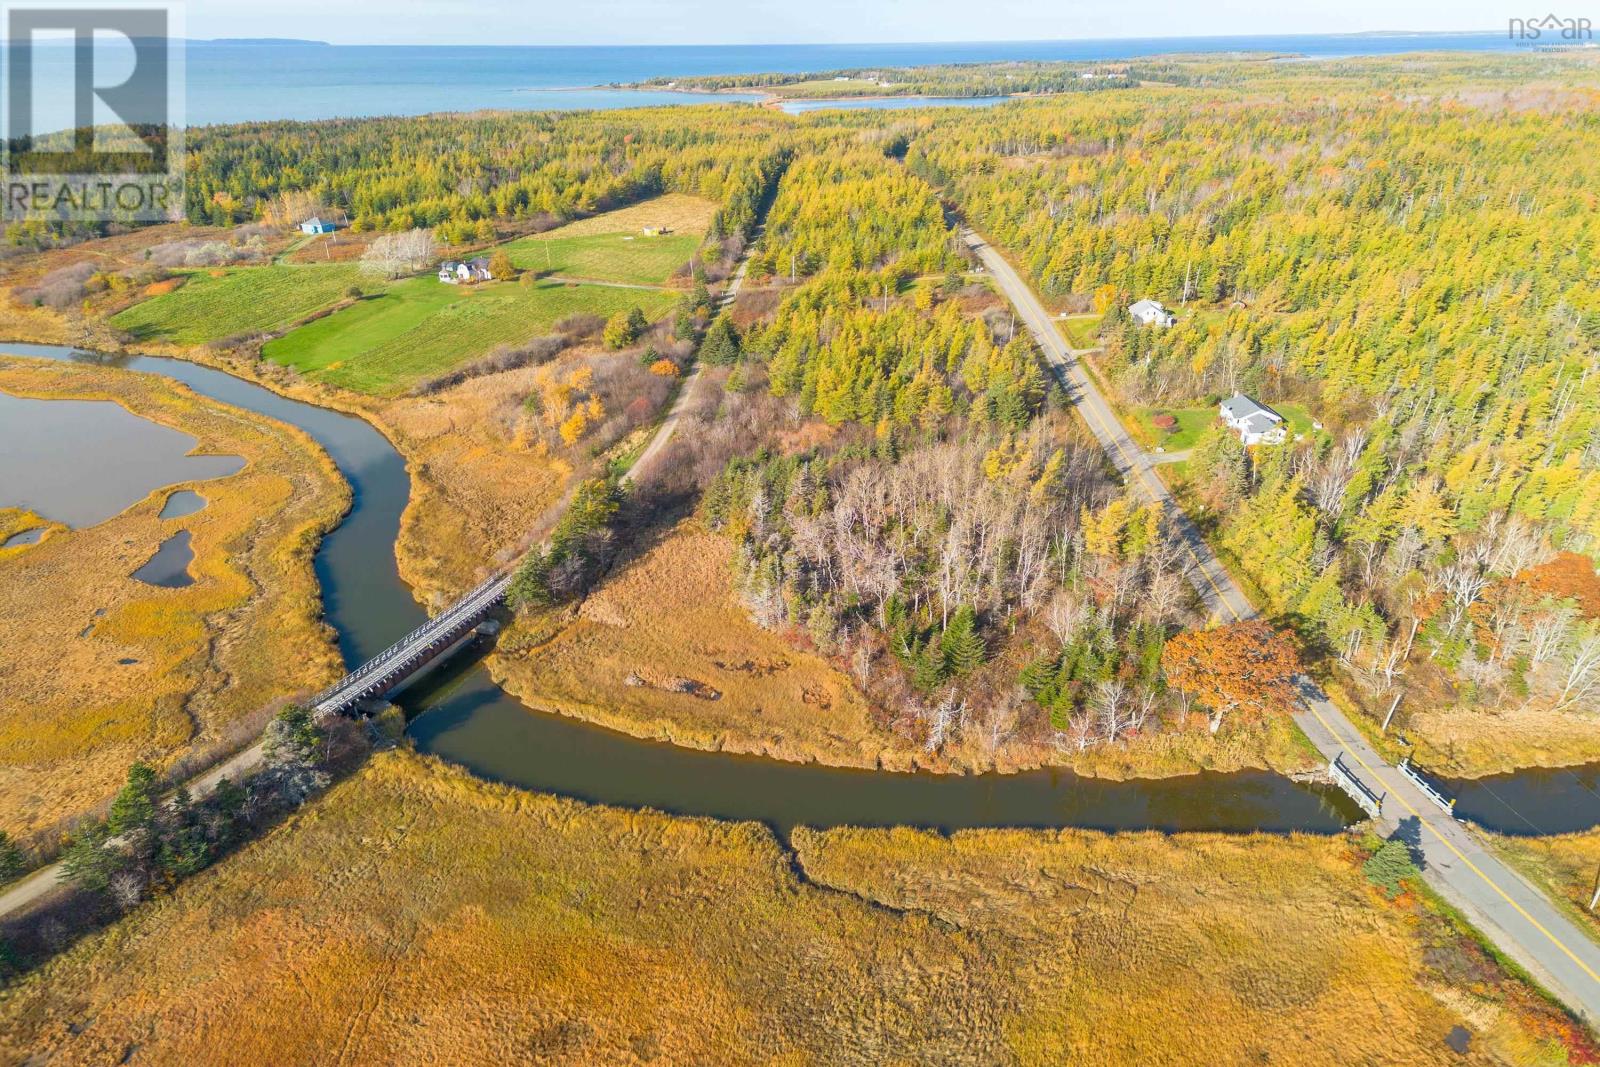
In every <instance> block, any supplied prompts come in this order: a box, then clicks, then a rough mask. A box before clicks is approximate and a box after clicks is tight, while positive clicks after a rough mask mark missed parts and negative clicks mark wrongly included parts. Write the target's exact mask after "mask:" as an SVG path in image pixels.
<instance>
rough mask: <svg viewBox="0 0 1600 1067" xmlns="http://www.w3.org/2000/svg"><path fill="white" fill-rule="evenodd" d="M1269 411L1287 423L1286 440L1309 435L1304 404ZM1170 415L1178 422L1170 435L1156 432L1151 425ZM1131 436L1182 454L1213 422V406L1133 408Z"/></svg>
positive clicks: (1284, 405) (1309, 428)
mask: <svg viewBox="0 0 1600 1067" xmlns="http://www.w3.org/2000/svg"><path fill="white" fill-rule="evenodd" d="M1267 406H1268V407H1270V408H1271V409H1272V410H1273V411H1276V412H1277V413H1278V414H1279V415H1282V416H1283V417H1284V419H1285V420H1287V422H1288V423H1289V440H1290V441H1291V442H1292V441H1294V439H1295V438H1296V437H1297V436H1300V435H1310V434H1311V433H1313V432H1314V431H1313V429H1312V425H1311V421H1312V420H1311V413H1310V412H1309V411H1307V410H1306V408H1305V405H1304V404H1277V403H1273V404H1268V405H1267ZM1162 414H1165V415H1171V416H1173V417H1174V418H1176V419H1177V420H1178V426H1177V428H1176V429H1174V430H1173V431H1172V432H1171V433H1167V432H1166V431H1164V430H1158V429H1156V427H1155V425H1154V424H1153V423H1152V422H1151V420H1152V419H1154V418H1155V417H1156V416H1157V415H1162ZM1130 415H1131V421H1132V423H1133V429H1134V432H1135V436H1137V437H1138V438H1140V440H1141V442H1142V443H1143V444H1144V446H1145V447H1146V448H1155V447H1157V446H1160V447H1161V448H1164V449H1166V450H1167V451H1168V452H1182V451H1183V450H1184V449H1186V448H1193V447H1194V444H1195V442H1196V441H1198V440H1199V439H1200V435H1201V434H1202V433H1204V432H1205V430H1206V427H1208V426H1210V425H1211V424H1212V423H1214V422H1216V421H1217V409H1216V407H1215V406H1214V405H1211V404H1204V405H1198V406H1195V407H1186V408H1134V409H1133V411H1132V412H1131V413H1130Z"/></svg>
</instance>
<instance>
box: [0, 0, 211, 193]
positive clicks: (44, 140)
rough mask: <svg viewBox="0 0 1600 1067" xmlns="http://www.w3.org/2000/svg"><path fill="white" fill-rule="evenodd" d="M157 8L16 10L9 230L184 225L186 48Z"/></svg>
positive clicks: (8, 46) (10, 48) (12, 10)
mask: <svg viewBox="0 0 1600 1067" xmlns="http://www.w3.org/2000/svg"><path fill="white" fill-rule="evenodd" d="M174 14H175V12H174V10H173V8H172V7H170V6H153V5H151V4H150V3H149V2H148V0H146V2H145V3H144V4H141V5H139V6H124V7H116V6H97V7H76V6H73V7H69V6H65V5H51V4H48V3H37V2H35V3H31V4H28V5H27V6H7V7H6V9H5V50H4V62H5V75H4V78H3V80H0V82H3V87H4V92H5V102H4V106H3V108H0V115H3V116H4V121H5V130H4V133H5V148H4V170H5V183H6V184H5V201H4V212H3V214H4V217H5V218H6V219H7V220H8V221H44V222H62V223H71V222H90V223H93V222H154V221H163V220H168V219H177V218H181V217H182V214H183V196H182V186H181V178H182V175H183V119H182V114H181V112H182V103H183V93H182V71H183V57H182V50H181V49H182V45H181V40H180V39H178V35H177V34H175V33H174V32H173V30H174V27H173V22H174Z"/></svg>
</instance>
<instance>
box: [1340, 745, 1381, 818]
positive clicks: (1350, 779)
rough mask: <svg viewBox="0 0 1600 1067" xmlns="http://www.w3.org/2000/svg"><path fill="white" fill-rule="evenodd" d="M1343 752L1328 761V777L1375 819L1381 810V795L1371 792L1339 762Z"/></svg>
mask: <svg viewBox="0 0 1600 1067" xmlns="http://www.w3.org/2000/svg"><path fill="white" fill-rule="evenodd" d="M1343 755H1344V754H1343V753H1339V754H1338V755H1336V756H1334V757H1333V759H1331V760H1329V761H1328V777H1330V778H1332V779H1333V783H1334V784H1335V785H1337V786H1338V787H1339V788H1340V789H1343V790H1344V791H1345V792H1346V793H1347V794H1349V796H1350V799H1351V800H1354V801H1355V802H1356V804H1357V805H1359V806H1360V808H1361V810H1362V811H1364V812H1366V813H1367V814H1368V815H1369V816H1371V817H1372V818H1374V819H1376V818H1378V816H1379V814H1380V813H1381V812H1382V811H1383V797H1381V796H1379V795H1378V794H1377V793H1375V792H1373V791H1372V790H1371V789H1370V788H1369V787H1368V786H1367V784H1366V783H1365V782H1363V781H1362V780H1361V779H1359V778H1357V777H1356V776H1355V775H1354V774H1352V773H1351V771H1350V769H1349V768H1348V767H1346V766H1345V765H1344V764H1343V763H1341V762H1339V760H1340V757H1341V756H1343Z"/></svg>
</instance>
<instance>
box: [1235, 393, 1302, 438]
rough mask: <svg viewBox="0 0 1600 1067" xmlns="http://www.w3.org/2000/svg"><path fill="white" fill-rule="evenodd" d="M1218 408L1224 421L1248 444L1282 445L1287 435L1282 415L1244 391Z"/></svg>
mask: <svg viewBox="0 0 1600 1067" xmlns="http://www.w3.org/2000/svg"><path fill="white" fill-rule="evenodd" d="M1218 410H1219V412H1220V413H1221V415H1222V421H1223V422H1224V423H1225V424H1226V425H1227V426H1228V428H1229V429H1231V430H1233V431H1234V432H1235V433H1237V434H1238V435H1239V440H1241V441H1243V442H1244V443H1245V444H1247V445H1281V444H1283V440H1284V437H1285V436H1286V435H1287V433H1286V430H1285V427H1284V422H1283V416H1282V415H1279V414H1278V413H1277V412H1276V411H1273V410H1272V409H1271V408H1269V407H1267V406H1266V405H1265V404H1258V403H1256V402H1255V401H1254V400H1251V399H1250V398H1249V397H1247V396H1245V395H1244V394H1243V393H1234V394H1233V396H1231V397H1229V398H1228V399H1227V400H1224V401H1223V402H1222V404H1221V406H1220V407H1219V409H1218Z"/></svg>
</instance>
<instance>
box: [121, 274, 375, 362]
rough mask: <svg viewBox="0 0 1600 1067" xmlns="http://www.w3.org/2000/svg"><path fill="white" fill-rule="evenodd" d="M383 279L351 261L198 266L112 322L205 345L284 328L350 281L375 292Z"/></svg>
mask: <svg viewBox="0 0 1600 1067" xmlns="http://www.w3.org/2000/svg"><path fill="white" fill-rule="evenodd" d="M381 285H382V283H380V282H375V281H373V280H372V279H370V278H365V279H364V278H362V276H361V275H360V273H359V271H358V268H357V267H356V266H355V265H354V264H349V263H332V264H322V265H318V266H308V267H288V266H280V265H273V266H267V267H239V268H235V269H232V270H217V271H199V272H196V273H195V274H193V275H191V276H190V277H189V280H188V281H187V282H186V283H184V285H183V287H182V288H181V289H176V290H174V291H172V292H170V293H164V294H162V295H161V296H157V297H153V298H151V299H149V300H146V301H144V302H142V303H138V304H135V305H133V306H132V307H130V308H128V309H127V310H125V311H121V312H118V313H117V314H116V315H113V316H112V317H111V325H112V326H114V327H116V328H117V329H119V330H122V331H125V332H126V333H128V334H130V335H132V337H133V339H134V340H135V341H170V342H172V343H173V344H179V345H202V344H206V343H208V342H211V341H219V340H222V339H223V338H225V337H233V336H235V335H238V334H248V333H268V332H271V331H273V330H280V329H283V328H284V327H285V326H289V325H291V324H292V323H294V322H296V321H298V320H300V319H303V318H305V317H306V316H307V315H310V314H312V313H313V312H316V311H320V310H321V309H322V308H325V307H328V306H329V305H331V304H334V303H336V302H337V301H338V300H340V299H341V298H342V297H343V296H344V295H345V293H346V291H347V290H349V288H350V287H351V286H359V287H360V288H361V289H362V290H363V291H364V292H373V291H376V290H377V289H379V288H381Z"/></svg>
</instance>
